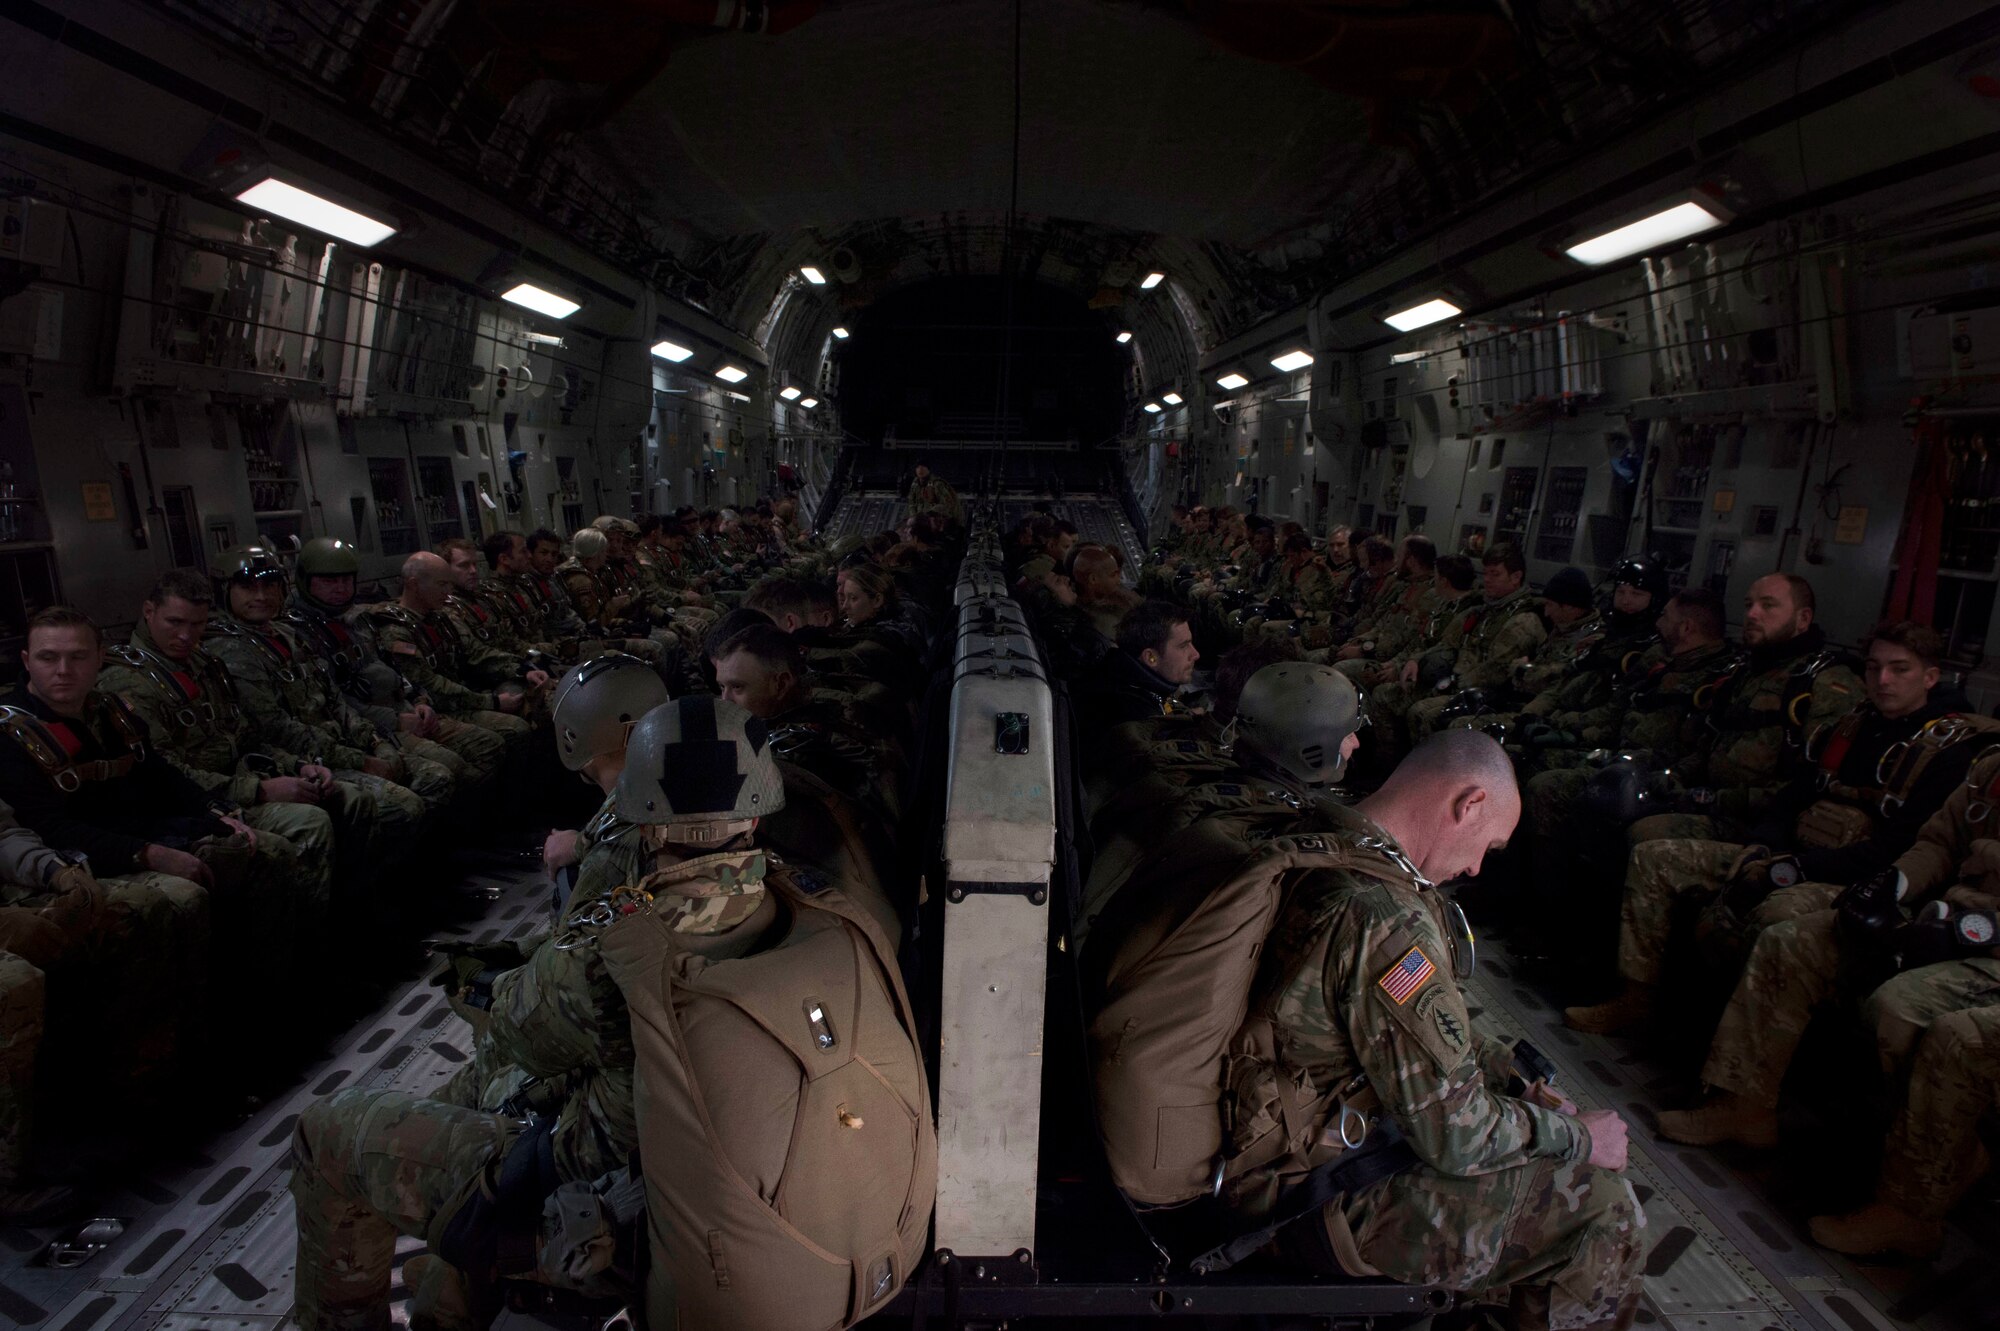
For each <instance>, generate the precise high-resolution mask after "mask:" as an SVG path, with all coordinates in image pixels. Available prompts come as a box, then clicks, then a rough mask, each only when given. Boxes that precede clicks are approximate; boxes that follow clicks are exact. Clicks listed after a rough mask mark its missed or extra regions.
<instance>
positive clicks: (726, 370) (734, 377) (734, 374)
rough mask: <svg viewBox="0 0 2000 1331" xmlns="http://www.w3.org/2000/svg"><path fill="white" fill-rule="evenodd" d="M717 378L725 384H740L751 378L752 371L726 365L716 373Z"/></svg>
mask: <svg viewBox="0 0 2000 1331" xmlns="http://www.w3.org/2000/svg"><path fill="white" fill-rule="evenodd" d="M715 377H716V378H718V379H720V380H722V382H723V383H725V384H740V383H742V382H743V381H744V380H745V379H748V378H749V377H750V371H748V370H739V369H737V368H736V367H735V366H734V365H725V366H723V367H722V368H721V369H719V370H717V371H716V372H715Z"/></svg>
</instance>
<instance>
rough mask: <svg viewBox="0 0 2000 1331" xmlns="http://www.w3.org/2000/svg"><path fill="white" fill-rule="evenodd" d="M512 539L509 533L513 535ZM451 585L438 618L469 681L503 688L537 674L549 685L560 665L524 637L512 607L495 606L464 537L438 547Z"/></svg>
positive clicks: (523, 626)
mask: <svg viewBox="0 0 2000 1331" xmlns="http://www.w3.org/2000/svg"><path fill="white" fill-rule="evenodd" d="M509 534H510V535H511V533H509ZM437 553H438V557H439V558H440V559H442V560H444V562H445V569H446V571H447V572H448V574H449V576H450V579H451V590H450V591H449V592H448V593H447V594H446V596H445V600H444V606H443V608H442V610H440V611H439V614H440V615H441V616H442V617H443V619H444V621H445V622H447V623H449V624H450V625H451V627H452V630H453V632H454V634H455V635H456V636H457V638H458V642H459V646H460V649H461V650H460V659H461V661H462V662H463V673H464V675H465V677H467V678H470V679H473V680H479V681H492V682H494V683H500V682H505V681H511V680H515V679H520V678H524V677H525V676H526V675H527V674H528V673H529V672H530V671H531V670H532V671H538V672H540V674H541V675H542V678H543V680H544V681H545V682H548V681H549V670H550V669H551V668H552V667H554V666H556V665H557V664H558V663H557V662H556V661H555V660H554V659H553V658H552V657H550V656H549V654H548V652H547V651H546V650H544V646H543V644H541V643H538V642H533V641H530V640H529V639H528V638H527V637H526V636H524V635H525V634H526V633H527V632H528V631H529V630H530V626H529V625H528V624H526V623H525V622H524V621H523V620H521V619H520V618H519V617H518V616H517V615H516V614H515V613H514V608H513V607H512V606H511V605H507V606H500V605H496V604H494V603H493V601H492V599H491V598H490V597H489V596H488V594H487V591H486V588H485V587H484V586H483V585H482V584H481V582H480V578H479V561H480V553H479V547H478V546H476V545H474V544H473V543H472V542H471V541H468V540H466V539H465V538H464V537H458V538H455V539H453V540H449V541H445V542H444V543H443V544H441V545H439V546H438V550H437Z"/></svg>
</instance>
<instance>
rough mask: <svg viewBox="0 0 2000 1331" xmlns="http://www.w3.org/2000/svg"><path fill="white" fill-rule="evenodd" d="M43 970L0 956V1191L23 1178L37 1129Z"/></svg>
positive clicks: (2, 953) (45, 995)
mask: <svg viewBox="0 0 2000 1331" xmlns="http://www.w3.org/2000/svg"><path fill="white" fill-rule="evenodd" d="M47 1002H48V983H47V981H46V980H45V979H44V977H43V975H42V972H41V970H40V969H39V968H38V967H36V966H33V965H31V964H29V963H28V962H27V961H24V960H23V959H22V958H20V957H17V956H15V955H14V954H13V953H12V952H7V951H0V1186H6V1185H10V1184H13V1183H15V1182H17V1181H19V1179H20V1178H21V1173H22V1170H23V1169H24V1168H25V1167H26V1165H27V1163H28V1160H29V1148H30V1146H31V1145H32V1143H33V1141H34V1130H35V1060H36V1059H37V1058H38V1057H39V1056H40V1054H41V1050H42V1034H43V1032H44V1031H45V1030H46V1029H47V1026H46V1022H45V1018H44V1010H45V1007H46V1004H47Z"/></svg>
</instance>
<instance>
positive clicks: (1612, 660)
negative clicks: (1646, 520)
mask: <svg viewBox="0 0 2000 1331" xmlns="http://www.w3.org/2000/svg"><path fill="white" fill-rule="evenodd" d="M1612 584H1613V585H1612V591H1611V612H1610V613H1609V614H1608V615H1606V616H1605V632H1604V637H1603V639H1602V640H1601V641H1600V642H1599V643H1598V644H1597V646H1596V647H1595V648H1594V649H1592V650H1591V651H1590V652H1588V653H1587V654H1585V655H1584V656H1583V657H1581V658H1579V659H1578V660H1575V661H1573V662H1571V663H1570V665H1569V667H1568V668H1567V669H1566V670H1564V672H1563V674H1562V677H1561V678H1560V679H1559V680H1558V681H1557V682H1556V683H1555V684H1553V685H1551V686H1550V687H1548V688H1546V689H1543V690H1542V691H1541V693H1539V694H1537V695H1536V697H1535V699H1534V700H1533V701H1532V702H1530V703H1529V704H1528V705H1527V706H1526V707H1523V708H1522V709H1521V711H1520V713H1519V715H1518V717H1517V718H1516V719H1517V720H1518V721H1519V722H1520V724H1519V725H1518V726H1517V727H1515V729H1514V731H1513V733H1511V734H1510V735H1509V736H1508V741H1507V743H1508V751H1509V752H1510V753H1512V754H1513V755H1514V760H1515V763H1516V765H1517V766H1518V767H1520V768H1521V770H1523V771H1526V772H1532V771H1536V770H1539V769H1544V768H1549V767H1562V766H1570V765H1574V763H1575V762H1576V761H1577V760H1578V759H1579V758H1580V757H1581V753H1580V752H1579V750H1581V749H1595V748H1602V747H1604V746H1605V745H1607V744H1612V743H1615V741H1616V727H1617V722H1618V719H1619V717H1620V716H1621V715H1622V714H1623V711H1624V702H1623V695H1625V694H1630V693H1631V692H1633V691H1635V690H1637V689H1638V688H1640V687H1641V685H1642V681H1644V680H1645V679H1646V678H1647V676H1648V675H1649V673H1651V672H1652V671H1653V670H1654V669H1655V668H1656V667H1659V666H1661V665H1662V664H1663V663H1664V662H1665V661H1666V659H1667V653H1666V649H1665V648H1664V647H1662V646H1661V644H1660V634H1659V620H1660V617H1661V616H1662V615H1663V614H1664V613H1665V612H1666V608H1667V593H1666V587H1667V577H1666V571H1665V569H1663V568H1662V567H1661V566H1660V565H1659V564H1658V563H1656V562H1654V561H1652V560H1649V559H1627V560H1624V561H1623V562H1621V563H1620V564H1619V565H1618V568H1617V570H1616V571H1615V572H1614V574H1613V575H1612ZM1585 732H1588V734H1587V735H1586V733H1585Z"/></svg>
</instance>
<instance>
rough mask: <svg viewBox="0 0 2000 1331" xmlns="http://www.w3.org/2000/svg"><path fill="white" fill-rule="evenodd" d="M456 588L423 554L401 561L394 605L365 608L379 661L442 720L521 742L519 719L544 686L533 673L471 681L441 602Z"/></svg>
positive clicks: (524, 726) (442, 566)
mask: <svg viewBox="0 0 2000 1331" xmlns="http://www.w3.org/2000/svg"><path fill="white" fill-rule="evenodd" d="M457 586H458V583H457V581H456V579H455V578H454V577H453V575H452V571H451V566H450V565H449V564H447V563H445V562H444V560H443V559H442V558H440V557H439V556H437V555H434V554H432V553H431V552H430V551H428V550H419V551H418V552H417V553H416V554H413V555H411V556H410V557H409V558H408V559H406V560H404V561H403V590H402V594H401V595H400V596H398V597H397V598H396V599H395V600H394V601H389V602H386V603H384V604H382V605H374V606H370V607H368V611H367V614H368V617H369V619H370V620H371V621H372V622H373V624H374V625H375V628H376V633H377V636H378V638H379V640H380V642H381V648H382V653H383V657H384V659H385V660H387V661H388V662H389V664H391V665H393V666H395V667H396V669H397V670H398V671H399V672H401V674H402V675H403V676H404V677H405V678H406V679H408V680H409V681H410V682H411V683H413V684H415V685H416V686H417V687H418V688H420V689H422V690H423V691H424V692H425V693H426V694H428V695H429V696H430V699H431V701H432V703H433V704H434V705H435V706H436V707H437V709H438V710H439V711H440V712H443V713H444V714H445V715H446V716H452V717H457V718H459V719H461V720H464V721H470V722H472V723H474V724H475V725H480V726H484V727H485V728H486V729H488V730H492V731H496V732H498V733H499V734H501V735H502V736H504V737H507V738H510V739H511V738H515V737H525V736H526V735H527V733H528V730H529V726H528V723H527V722H526V721H525V720H523V719H522V715H521V714H522V713H523V712H524V711H525V710H528V708H529V707H530V694H531V692H532V691H538V690H540V689H541V688H543V687H544V686H546V685H547V683H548V678H549V677H548V675H547V674H546V673H544V672H542V671H539V670H533V671H528V672H526V674H525V675H523V676H521V677H519V678H503V677H500V676H499V675H498V674H497V673H489V674H486V675H483V676H476V677H475V676H474V675H473V673H472V668H471V665H470V663H469V662H468V661H467V660H466V657H465V648H464V645H463V644H462V643H461V642H460V641H459V640H458V635H457V634H456V632H454V630H453V628H452V626H451V622H450V621H449V620H447V619H446V618H445V617H444V614H443V611H444V607H445V602H446V601H447V600H449V599H450V597H451V594H452V592H453V590H454V589H455V588H456V587H457Z"/></svg>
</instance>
